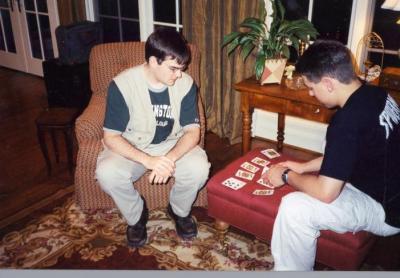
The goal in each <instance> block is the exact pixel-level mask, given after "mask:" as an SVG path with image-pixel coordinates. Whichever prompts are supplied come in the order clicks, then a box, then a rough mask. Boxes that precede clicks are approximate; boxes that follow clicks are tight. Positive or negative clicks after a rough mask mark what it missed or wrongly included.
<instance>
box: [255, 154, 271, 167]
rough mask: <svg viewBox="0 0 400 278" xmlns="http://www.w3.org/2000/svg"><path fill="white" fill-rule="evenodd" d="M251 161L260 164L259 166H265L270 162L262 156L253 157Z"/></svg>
mask: <svg viewBox="0 0 400 278" xmlns="http://www.w3.org/2000/svg"><path fill="white" fill-rule="evenodd" d="M251 162H253V163H254V164H257V165H260V166H261V167H265V166H267V165H268V164H269V163H270V161H268V160H265V159H262V158H260V157H258V156H256V157H255V158H253V159H252V160H251Z"/></svg>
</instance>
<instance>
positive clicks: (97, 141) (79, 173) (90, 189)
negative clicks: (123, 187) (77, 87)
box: [75, 42, 207, 210]
mask: <svg viewBox="0 0 400 278" xmlns="http://www.w3.org/2000/svg"><path fill="white" fill-rule="evenodd" d="M144 46H145V44H144V43H143V42H118V43H106V44H100V45H97V46H95V47H94V48H93V49H92V51H91V54H90V59H89V71H90V82H91V90H92V97H91V99H90V102H89V104H88V106H87V108H86V109H85V110H84V112H83V113H82V115H81V116H80V117H79V118H78V119H77V120H76V123H75V132H76V137H77V140H78V146H79V150H78V155H77V162H76V170H75V197H76V201H77V203H78V205H80V207H81V208H82V209H84V210H89V209H111V208H114V207H115V204H114V202H113V200H112V199H111V198H110V197H109V196H108V195H107V194H106V193H104V192H103V191H102V189H101V188H100V185H99V184H98V183H97V181H96V179H95V169H96V161H97V156H98V154H99V153H100V151H101V150H102V149H103V145H102V142H101V139H102V137H103V122H104V115H105V107H106V95H107V89H108V86H109V84H110V82H111V80H112V79H113V78H114V77H115V76H116V75H117V74H118V73H120V72H121V71H123V70H124V69H126V68H129V67H133V66H135V65H139V64H142V63H144V62H145V59H144ZM190 49H191V52H192V60H191V63H190V65H189V67H188V70H187V73H188V74H190V75H191V76H192V77H193V79H194V80H195V82H196V84H197V85H198V86H200V83H199V81H200V53H199V51H198V50H197V48H196V47H195V46H194V45H190ZM198 110H199V116H200V125H201V141H200V143H199V145H200V146H201V147H203V146H204V133H205V118H204V108H203V105H202V102H201V98H200V96H199V102H198ZM149 173H150V171H148V173H146V174H145V175H144V176H143V177H141V178H140V179H139V180H138V181H136V182H135V183H134V186H135V188H136V189H137V190H138V191H139V192H140V194H142V195H143V196H144V197H145V198H146V202H147V206H148V207H149V209H154V208H158V207H166V206H167V204H168V202H169V191H170V189H171V186H172V184H173V183H174V180H173V179H170V181H169V182H168V184H167V185H154V184H150V183H149V182H148V175H149ZM194 205H197V206H206V205H207V194H206V189H205V188H204V189H202V190H201V191H200V192H199V195H198V197H197V200H196V202H195V204H194Z"/></svg>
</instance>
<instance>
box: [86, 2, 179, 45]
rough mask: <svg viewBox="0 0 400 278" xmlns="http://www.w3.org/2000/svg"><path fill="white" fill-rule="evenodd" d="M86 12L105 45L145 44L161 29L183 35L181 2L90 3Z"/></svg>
mask: <svg viewBox="0 0 400 278" xmlns="http://www.w3.org/2000/svg"><path fill="white" fill-rule="evenodd" d="M87 9H88V10H89V12H88V18H89V19H92V20H95V21H99V22H100V23H101V24H102V27H103V34H104V41H105V42H116V41H139V40H142V41H145V40H146V39H147V37H148V36H149V35H150V34H151V32H153V30H154V29H155V28H158V27H160V26H163V27H167V28H174V29H175V30H177V31H180V32H181V31H182V23H181V18H182V12H181V0H153V1H149V0H88V1H87Z"/></svg>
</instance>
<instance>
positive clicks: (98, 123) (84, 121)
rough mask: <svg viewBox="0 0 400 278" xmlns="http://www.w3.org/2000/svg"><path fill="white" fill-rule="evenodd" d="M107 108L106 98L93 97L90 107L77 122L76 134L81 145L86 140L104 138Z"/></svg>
mask: <svg viewBox="0 0 400 278" xmlns="http://www.w3.org/2000/svg"><path fill="white" fill-rule="evenodd" d="M105 107H106V101H105V99H104V97H101V96H92V98H91V99H90V102H89V105H88V106H87V107H86V109H85V110H84V111H83V113H82V114H81V115H80V116H79V117H78V118H77V119H76V121H75V133H76V138H77V140H78V143H79V144H80V143H81V142H82V141H85V140H93V139H95V140H101V139H102V138H103V122H104V115H105Z"/></svg>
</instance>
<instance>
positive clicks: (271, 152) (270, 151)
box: [261, 149, 281, 159]
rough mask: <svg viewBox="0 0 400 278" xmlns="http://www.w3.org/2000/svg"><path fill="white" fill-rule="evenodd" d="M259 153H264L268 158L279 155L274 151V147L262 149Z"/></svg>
mask: <svg viewBox="0 0 400 278" xmlns="http://www.w3.org/2000/svg"><path fill="white" fill-rule="evenodd" d="M261 153H262V154H263V155H265V156H266V157H268V158H269V159H273V158H276V157H279V156H281V155H280V154H279V153H278V152H277V151H275V150H274V149H266V150H262V151H261Z"/></svg>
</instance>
